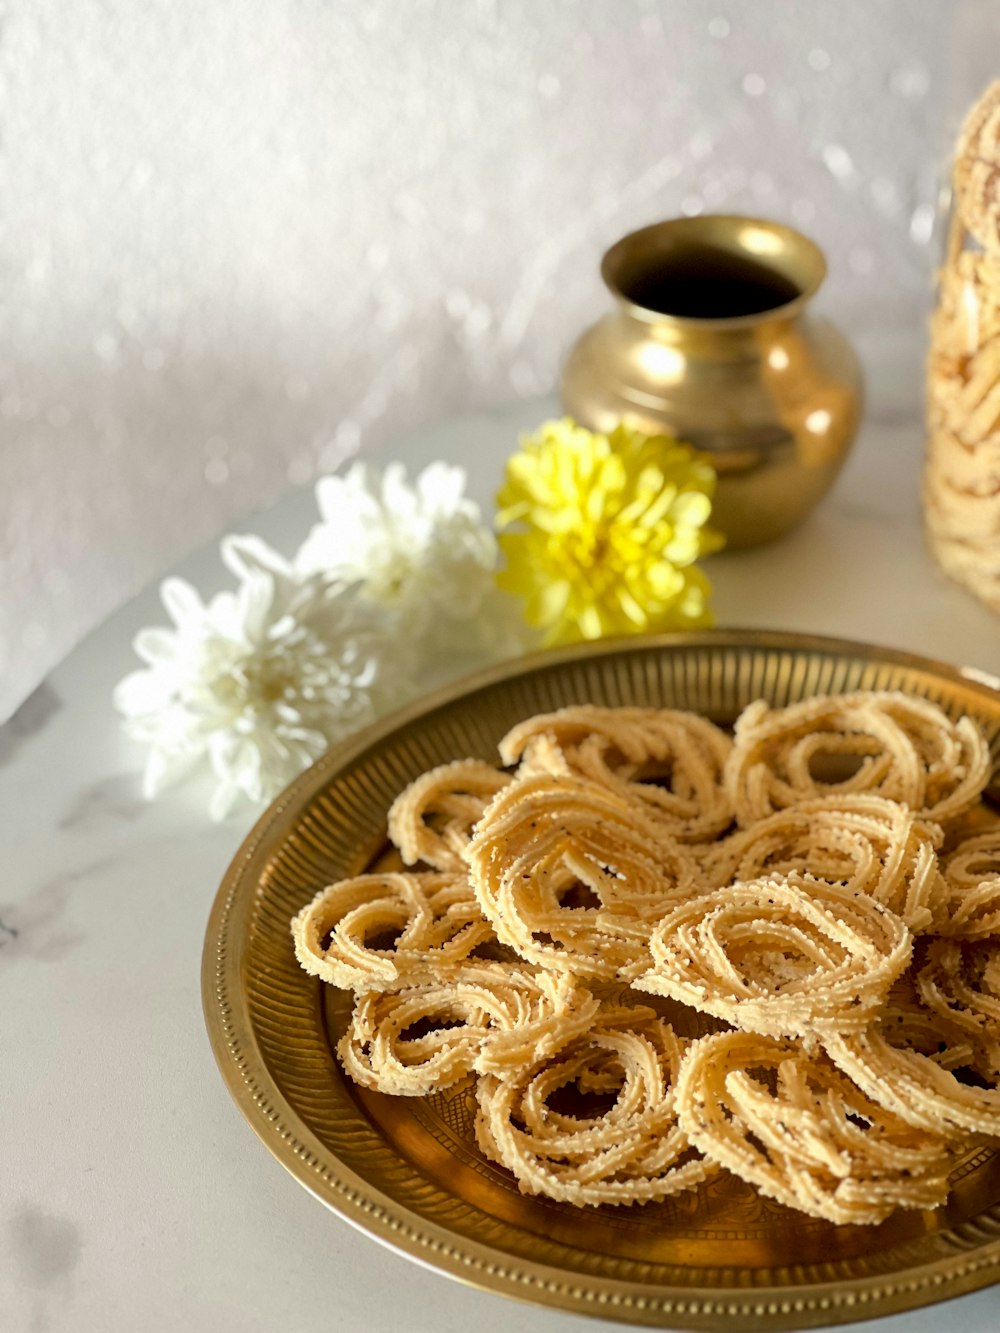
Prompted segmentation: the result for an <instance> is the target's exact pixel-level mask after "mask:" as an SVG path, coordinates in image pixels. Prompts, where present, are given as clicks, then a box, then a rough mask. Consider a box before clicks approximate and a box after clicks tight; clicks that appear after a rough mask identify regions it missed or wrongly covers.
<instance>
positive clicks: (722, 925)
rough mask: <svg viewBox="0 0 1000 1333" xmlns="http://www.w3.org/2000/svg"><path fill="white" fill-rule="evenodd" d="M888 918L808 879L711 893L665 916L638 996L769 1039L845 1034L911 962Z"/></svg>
mask: <svg viewBox="0 0 1000 1333" xmlns="http://www.w3.org/2000/svg"><path fill="white" fill-rule="evenodd" d="M911 950H912V936H911V934H910V932H909V930H907V928H906V926H905V925H904V923H903V922H902V920H901V919H900V918H899V917H898V916H896V914H895V913H894V912H890V911H889V910H888V908H885V907H883V906H882V905H881V904H880V903H878V902H876V901H875V900H874V899H871V898H867V897H864V896H863V895H859V894H857V893H855V892H854V891H853V890H851V889H848V888H845V887H844V886H842V885H836V884H827V883H824V882H822V881H820V880H815V879H812V878H811V877H810V876H808V875H801V874H795V873H793V874H790V875H787V876H784V877H783V878H779V877H777V876H774V877H770V878H767V879H758V880H751V881H750V882H749V883H736V884H732V885H729V886H728V887H726V888H724V889H716V890H715V891H714V892H712V893H709V894H705V895H704V896H703V897H701V898H695V899H693V900H691V901H689V902H686V903H683V904H681V905H680V906H678V907H675V908H674V909H673V910H672V911H670V912H668V913H667V914H666V915H665V916H664V917H663V919H662V920H661V921H660V923H659V925H658V926H657V927H656V929H655V930H654V931H653V933H652V935H651V937H650V941H649V952H650V955H651V957H652V966H651V968H650V969H649V971H647V972H645V973H643V974H642V975H641V976H639V977H637V978H636V979H635V980H634V981H633V983H632V984H633V985H634V986H635V988H636V989H637V990H641V991H649V992H651V993H653V994H656V995H667V996H669V997H670V998H671V999H674V1000H679V1001H680V1002H681V1003H683V1004H687V1005H690V1006H691V1007H692V1008H693V1009H698V1010H700V1011H701V1012H703V1013H708V1014H712V1015H713V1016H714V1017H715V1018H721V1019H723V1020H724V1021H725V1022H727V1023H731V1024H733V1026H735V1027H740V1028H743V1029H745V1030H747V1031H750V1032H759V1033H764V1034H767V1035H770V1036H776V1037H785V1036H801V1037H805V1036H809V1035H814V1034H816V1033H822V1032H826V1031H834V1032H852V1031H858V1030H859V1029H861V1028H864V1027H866V1026H867V1025H868V1023H870V1022H871V1020H872V1017H873V1016H874V1015H875V1014H876V1013H877V1011H878V1009H879V1007H880V1006H881V1005H882V1004H883V1003H884V1001H885V999H886V996H887V995H888V993H889V988H890V986H891V985H892V983H893V982H894V981H895V980H896V978H897V977H898V976H900V974H901V973H902V972H903V971H904V969H905V968H906V966H907V964H908V963H909V961H910V955H911Z"/></svg>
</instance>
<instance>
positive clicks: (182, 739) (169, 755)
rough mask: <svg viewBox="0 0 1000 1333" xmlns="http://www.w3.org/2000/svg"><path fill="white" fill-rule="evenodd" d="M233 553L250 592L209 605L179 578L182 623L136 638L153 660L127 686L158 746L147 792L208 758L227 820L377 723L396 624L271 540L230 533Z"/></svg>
mask: <svg viewBox="0 0 1000 1333" xmlns="http://www.w3.org/2000/svg"><path fill="white" fill-rule="evenodd" d="M222 558H223V560H224V561H225V563H226V565H227V566H228V568H229V569H230V570H231V571H232V572H233V573H234V574H235V575H236V576H237V578H238V579H239V586H238V588H237V590H236V591H235V592H222V593H219V594H218V595H217V596H215V597H214V598H212V600H211V601H210V602H209V603H208V604H205V603H203V602H202V600H201V598H200V597H199V596H198V594H197V592H195V590H194V589H193V588H192V587H191V586H190V585H189V584H187V583H185V582H184V581H183V580H181V579H176V578H175V579H168V580H166V582H165V583H164V584H163V588H162V597H163V604H164V606H165V607H166V609H167V611H168V612H169V614H170V617H171V619H172V620H173V622H174V628H172V629H166V628H163V629H145V630H142V631H141V632H140V633H139V634H138V635H137V637H136V639H135V650H136V652H137V653H138V655H139V656H140V657H141V658H142V660H143V661H144V662H145V663H146V664H147V665H146V667H145V668H144V669H143V670H140V671H136V672H133V673H132V674H131V675H130V676H127V677H126V678H125V679H124V680H123V681H121V683H120V684H119V685H118V687H117V689H116V691H115V704H116V706H117V707H118V708H119V709H120V710H121V712H122V713H124V714H125V717H126V724H125V725H126V729H127V730H128V732H129V734H130V735H132V736H134V737H135V738H136V739H138V740H141V741H145V742H146V743H147V744H148V745H149V747H150V750H149V756H148V759H147V763H146V771H145V777H144V784H143V785H144V791H145V794H146V795H147V796H148V797H152V796H155V795H156V794H157V793H158V792H160V791H162V790H163V788H164V787H166V786H168V785H170V784H171V783H172V782H174V781H176V780H177V779H179V778H180V777H182V776H183V775H184V774H185V773H187V772H188V771H189V770H190V769H191V768H192V767H193V766H194V765H195V764H197V763H198V762H199V761H201V760H203V759H205V758H207V759H208V760H209V762H210V764H211V767H212V770H213V772H214V774H215V777H216V778H217V780H218V785H217V787H216V791H215V794H214V796H213V798H212V802H211V806H210V811H211V814H212V816H213V818H215V819H221V818H223V817H224V816H225V815H226V814H227V813H228V811H229V810H230V809H231V807H232V805H233V803H234V802H235V801H236V800H237V798H238V797H239V795H240V793H243V794H244V795H246V796H247V797H249V798H250V800H252V801H263V800H267V799H270V798H271V797H273V796H274V795H276V794H277V793H278V792H279V791H280V790H281V789H282V788H283V787H284V786H286V785H287V783H288V782H290V781H291V780H292V778H294V777H295V776H296V774H298V773H299V772H301V771H302V769H304V768H306V767H308V765H309V764H311V763H312V762H313V760H314V759H316V758H318V756H319V755H320V754H322V752H323V751H324V750H325V749H326V748H327V746H328V745H329V744H330V743H331V742H333V741H335V740H338V739H339V738H341V737H343V736H345V735H346V734H348V733H349V732H351V731H354V730H356V729H357V728H358V727H361V726H364V725H365V724H366V723H368V722H369V721H371V720H372V719H373V717H374V715H375V701H374V699H373V691H374V690H375V688H376V685H378V686H382V685H383V684H385V683H386V682H385V680H384V673H383V672H382V670H381V668H380V662H381V661H383V660H384V658H383V656H382V655H383V654H384V647H385V638H384V635H385V633H386V630H387V628H388V625H387V618H386V616H385V615H384V614H382V615H379V614H378V612H377V611H376V609H375V608H373V607H372V605H371V604H370V603H367V602H365V601H364V600H363V599H361V598H359V597H358V596H357V595H356V591H355V590H354V589H352V588H350V587H348V586H347V585H345V584H343V583H336V582H334V581H331V580H329V579H323V578H303V577H302V576H301V575H299V574H297V573H296V572H295V571H294V570H293V569H292V568H291V566H289V565H288V564H287V562H285V561H284V560H283V559H282V558H281V557H280V556H279V555H278V554H277V553H276V552H274V551H272V550H271V549H270V548H269V547H268V546H267V545H266V544H265V543H264V542H262V541H260V540H259V539H258V538H255V537H228V538H226V539H225V541H224V542H223V543H222Z"/></svg>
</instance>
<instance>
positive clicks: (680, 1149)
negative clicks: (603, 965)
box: [476, 1009, 716, 1206]
mask: <svg viewBox="0 0 1000 1333" xmlns="http://www.w3.org/2000/svg"><path fill="white" fill-rule="evenodd" d="M680 1059H681V1044H680V1042H679V1040H678V1038H677V1037H676V1036H675V1034H674V1032H673V1030H672V1029H671V1028H670V1026H669V1025H668V1024H667V1023H665V1022H664V1021H663V1020H661V1019H658V1018H656V1016H655V1015H654V1014H653V1013H652V1012H651V1011H650V1010H649V1009H621V1010H614V1009H610V1010H608V1011H606V1012H605V1013H604V1014H602V1015H601V1018H600V1021H599V1022H598V1023H596V1024H595V1025H594V1026H593V1027H592V1029H591V1031H590V1032H588V1033H587V1034H586V1035H585V1036H581V1037H579V1038H577V1039H576V1040H575V1041H573V1042H570V1043H568V1044H566V1045H565V1046H564V1047H562V1049H561V1050H559V1051H558V1052H557V1053H556V1054H554V1055H552V1056H547V1057H544V1058H542V1059H537V1060H534V1061H531V1062H529V1063H527V1064H525V1065H524V1066H523V1067H522V1068H521V1069H519V1070H516V1071H512V1072H511V1073H510V1074H508V1075H506V1076H505V1077H503V1078H497V1077H494V1076H487V1077H483V1078H480V1080H479V1082H478V1085H477V1099H478V1102H479V1116H478V1119H477V1122H476V1137H477V1142H478V1143H479V1146H480V1148H481V1150H482V1152H483V1154H484V1155H485V1156H486V1157H488V1158H490V1159H491V1160H493V1161H497V1162H499V1163H501V1164H502V1165H503V1166H506V1167H507V1168H508V1169H509V1170H510V1171H512V1172H513V1174H514V1176H515V1178H516V1180H517V1183H518V1188H519V1189H520V1190H521V1192H522V1193H523V1194H540V1195H544V1196H545V1197H547V1198H550V1199H557V1200H560V1201H561V1202H564V1203H572V1204H576V1205H578V1206H584V1205H593V1206H597V1205H600V1204H633V1203H649V1202H652V1201H654V1200H657V1199H664V1198H666V1197H667V1196H669V1195H671V1194H676V1193H678V1192H679V1191H681V1190H685V1189H690V1188H692V1187H693V1186H694V1185H697V1184H699V1183H700V1182H701V1181H702V1180H704V1179H705V1178H706V1177H707V1176H708V1175H710V1174H711V1173H712V1172H713V1171H714V1170H715V1169H716V1168H715V1166H714V1165H713V1164H712V1163H710V1162H708V1161H707V1160H705V1159H704V1158H703V1157H701V1156H699V1155H697V1154H694V1153H692V1152H691V1151H690V1146H689V1144H688V1140H687V1138H686V1136H685V1134H684V1132H683V1131H682V1130H681V1129H680V1128H679V1126H678V1124H677V1114H676V1108H675V1101H674V1092H673V1083H674V1080H675V1079H676V1076H677V1071H678V1068H679V1065H680ZM567 1091H569V1092H570V1093H572V1094H574V1095H575V1103H576V1105H577V1106H578V1107H579V1108H580V1111H579V1114H573V1113H570V1112H566V1111H564V1110H561V1109H560V1101H561V1099H564V1098H565V1096H566V1093H567ZM595 1103H596V1105H595ZM588 1107H589V1108H590V1109H588Z"/></svg>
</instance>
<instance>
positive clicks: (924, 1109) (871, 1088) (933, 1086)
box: [823, 1023, 1000, 1139]
mask: <svg viewBox="0 0 1000 1333" xmlns="http://www.w3.org/2000/svg"><path fill="white" fill-rule="evenodd" d="M823 1044H824V1046H825V1048H826V1050H827V1052H828V1054H829V1055H830V1057H831V1059H832V1060H833V1061H834V1063H835V1064H836V1065H837V1066H838V1067H839V1068H840V1069H842V1070H843V1071H844V1073H845V1074H847V1075H848V1076H849V1077H850V1078H852V1079H853V1080H854V1082H855V1083H856V1084H857V1085H858V1087H859V1088H860V1089H861V1090H862V1092H864V1093H866V1094H867V1095H868V1096H869V1097H870V1098H871V1099H872V1100H873V1101H876V1102H878V1104H879V1105H880V1106H884V1107H885V1108H886V1110H888V1111H892V1112H894V1113H895V1114H896V1115H898V1116H899V1117H900V1118H901V1119H903V1120H905V1121H906V1122H907V1124H910V1125H913V1126H914V1127H915V1128H917V1129H925V1130H928V1131H929V1132H930V1133H932V1134H940V1135H941V1136H942V1137H946V1138H952V1139H962V1138H964V1137H965V1136H966V1135H968V1134H988V1135H991V1136H993V1137H997V1136H998V1135H1000V1090H997V1089H994V1088H976V1087H973V1086H971V1085H970V1084H968V1083H963V1082H961V1081H960V1080H959V1079H958V1078H956V1076H955V1075H954V1074H953V1073H952V1072H951V1071H950V1070H948V1069H945V1068H944V1067H943V1066H942V1064H941V1063H939V1062H938V1061H937V1060H935V1059H933V1058H932V1057H931V1056H928V1055H922V1054H921V1053H920V1052H919V1051H916V1050H912V1049H909V1048H907V1047H899V1046H894V1045H893V1044H892V1043H891V1042H890V1041H889V1040H888V1038H887V1035H886V1033H885V1032H884V1031H883V1030H882V1026H881V1024H879V1023H875V1024H873V1025H872V1026H871V1027H869V1028H866V1029H865V1031H864V1032H857V1033H850V1034H846V1035H844V1036H838V1035H830V1034H828V1035H826V1036H825V1037H824V1038H823Z"/></svg>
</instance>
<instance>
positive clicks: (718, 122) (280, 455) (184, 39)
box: [0, 0, 1000, 717]
mask: <svg viewBox="0 0 1000 1333" xmlns="http://www.w3.org/2000/svg"><path fill="white" fill-rule="evenodd" d="M997 8H998V7H997V6H996V5H995V4H993V3H992V2H991V0H967V2H966V3H961V2H957V3H956V2H952V3H941V0H810V3H809V4H805V3H801V2H800V3H796V4H793V3H792V2H791V0H752V2H751V0H739V2H737V0H711V2H706V0H662V2H659V3H657V2H656V0H650V2H648V3H639V2H638V0H576V2H574V0H541V2H540V0H496V2H495V3H490V2H489V0H483V2H481V3H458V2H457V0H407V3H403V4H401V3H399V0H366V3H360V2H355V3H344V2H340V3H337V2H336V0H326V2H325V3H324V2H323V0H73V3H67V0H8V3H6V4H2V3H0V280H2V297H0V717H2V716H3V714H4V713H5V712H6V711H9V710H10V709H11V708H13V707H14V706H15V705H16V704H17V703H18V701H19V700H20V699H21V698H23V697H24V695H25V694H26V693H27V692H28V691H29V690H30V689H31V688H33V686H34V685H35V684H36V683H37V681H38V680H39V679H40V677H41V675H42V674H43V672H44V671H45V670H46V669H47V668H48V667H49V666H50V665H51V664H52V663H53V662H54V661H55V660H57V659H58V658H59V657H61V656H62V655H63V654H64V653H65V652H66V651H67V649H68V648H69V647H70V646H71V644H72V643H73V642H74V641H75V640H76V639H78V638H79V637H80V635H81V634H83V633H84V632H85V631H86V630H87V629H88V628H90V627H91V626H92V625H94V624H95V623H96V622H97V621H98V620H99V619H100V618H101V617H102V616H103V615H104V614H105V613H106V612H107V611H108V610H110V609H111V608H112V607H113V606H114V605H115V604H117V603H119V602H120V601H121V600H122V599H123V598H124V597H125V596H126V595H128V594H129V593H130V592H132V591H134V590H136V589H137V588H138V587H139V586H141V585H142V584H143V583H145V582H147V581H148V580H149V579H150V578H151V577H152V576H154V575H155V574H157V573H159V572H160V571H161V570H163V569H164V568H165V567H166V566H167V565H168V564H169V563H170V562H171V561H172V560H173V559H174V558H175V557H176V556H177V555H178V554H179V553H180V552H181V551H183V550H185V549H186V548H189V547H190V546H192V545H194V544H195V543H197V542H199V541H201V540H204V539H205V538H208V537H210V536H212V535H214V534H216V533H219V532H221V531H222V530H223V529H225V528H232V527H238V526H239V525H240V523H241V520H243V518H244V516H246V515H247V514H248V513H249V512H251V511H252V510H254V509H256V508H259V507H260V506H262V505H265V504H267V503H269V502H271V501H273V500H274V499H276V498H277V496H278V495H279V494H280V493H281V492H282V491H283V490H285V489H286V488H288V487H289V486H295V485H301V484H303V483H306V482H308V481H309V480H310V479H311V478H313V477H314V476H316V475H318V474H319V473H320V472H322V471H324V470H328V469H330V468H333V467H334V466H336V465H337V464H338V463H339V462H340V461H341V460H343V459H344V458H345V457H346V456H348V455H350V454H351V453H353V452H355V451H357V450H358V449H363V448H366V447H368V446H370V445H372V444H375V443H384V442H385V441H386V440H387V439H390V438H391V437H393V436H397V435H401V434H403V433H404V432H405V431H406V430H407V428H408V427H410V426H412V425H416V424H424V423H428V422H432V421H434V420H437V419H442V418H444V417H446V416H449V415H452V414H454V413H455V412H456V411H457V410H468V409H470V408H473V407H481V406H484V405H490V404H495V403H500V402H503V401H505V400H508V399H510V398H512V397H516V396H530V395H535V394H537V393H540V392H542V391H546V390H548V389H550V388H551V387H552V386H553V385H554V383H555V382H556V379H557V376H558V369H559V364H560V360H561V358H562V356H563V354H564V352H565V350H566V348H567V345H568V343H569V342H570V341H571V339H572V338H573V336H574V335H575V334H576V333H577V332H578V331H579V330H580V329H581V328H582V327H583V326H584V325H585V324H587V323H589V322H590V321H591V320H592V319H593V318H594V317H595V316H596V315H597V314H598V313H600V312H601V310H602V309H603V307H604V305H605V296H604V294H603V292H602V289H601V287H600V283H599V280H598V277H597V264H598V261H599V258H600V255H601V252H602V250H603V249H604V248H605V247H606V245H607V244H609V243H610V242H611V241H613V240H614V239H615V238H616V237H618V236H619V235H621V234H622V233H624V232H625V231H628V230H631V229H632V228H634V227H636V226H639V225H642V224H644V223H647V222H650V221H653V220H656V219H658V218H660V217H664V216H668V215H672V214H676V213H695V212H699V211H704V210H715V211H719V210H744V211H757V212H760V213H762V214H766V215H770V216H775V217H779V218H782V219H785V220H788V221H791V222H792V223H793V224H795V225H798V226H800V227H801V228H802V229H804V230H805V231H807V232H809V233H810V234H812V235H813V236H814V237H815V238H816V239H817V240H818V241H819V242H820V243H821V244H822V245H823V246H824V247H825V248H826V250H827V252H828V255H829V258H830V266H831V277H830V280H829V283H828V286H827V289H826V291H825V293H824V297H823V300H824V303H825V306H826V308H827V309H828V310H829V311H831V312H832V313H834V314H835V315H836V316H838V317H839V318H840V320H841V322H842V324H843V325H844V327H845V328H846V329H847V330H848V332H854V333H860V332H862V331H865V332H869V333H870V332H871V331H873V330H875V331H882V330H884V331H885V334H886V336H891V335H892V332H893V330H895V329H898V328H901V327H909V328H912V327H913V326H914V325H915V324H916V325H919V324H921V323H922V322H923V321H924V320H925V318H926V314H927V311H928V309H929V304H930V300H931V274H932V270H933V266H934V263H935V260H936V246H937V244H938V242H937V238H936V236H935V235H934V220H935V209H936V202H937V194H938V189H939V186H940V183H941V179H942V174H943V170H944V167H945V164H946V162H947V158H948V154H949V151H950V146H951V141H952V136H953V134H954V131H955V128H956V125H957V122H958V120H959V118H960V116H961V113H962V111H963V110H964V108H965V106H966V105H967V104H968V102H969V101H971V100H972V98H973V97H974V96H975V95H976V94H977V93H978V91H979V90H980V88H981V87H982V86H983V84H984V83H985V82H986V81H987V80H988V79H989V78H990V77H993V76H995V75H996V74H998V73H1000V57H996V52H997V51H998V50H1000V42H998V40H997V38H998V35H1000V25H998V20H997V13H996V11H997ZM995 57H996V60H997V65H996V67H994V66H993V65H992V61H993V59H994V58H995ZM475 459H476V441H475V440H474V439H470V440H469V443H468V461H469V466H470V467H472V468H474V467H475ZM128 665H129V664H128V663H123V670H124V669H125V667H127V666H128Z"/></svg>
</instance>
